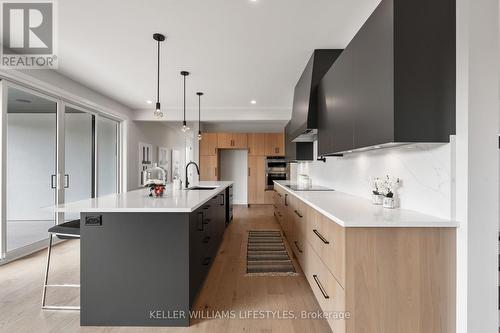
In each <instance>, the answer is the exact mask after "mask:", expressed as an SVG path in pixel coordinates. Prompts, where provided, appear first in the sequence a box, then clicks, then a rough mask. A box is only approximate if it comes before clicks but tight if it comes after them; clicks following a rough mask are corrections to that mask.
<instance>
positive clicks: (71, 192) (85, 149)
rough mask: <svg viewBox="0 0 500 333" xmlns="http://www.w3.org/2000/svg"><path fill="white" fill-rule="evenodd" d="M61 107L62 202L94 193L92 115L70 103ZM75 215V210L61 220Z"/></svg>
mask: <svg viewBox="0 0 500 333" xmlns="http://www.w3.org/2000/svg"><path fill="white" fill-rule="evenodd" d="M64 109H65V112H64V133H65V135H64V170H65V171H64V179H65V184H64V202H73V201H78V200H83V199H88V198H92V197H93V194H94V190H93V189H94V185H93V174H94V126H95V116H94V115H92V114H90V113H87V112H84V111H81V110H79V109H77V108H75V107H71V106H66V107H65V108H64ZM79 218H80V216H79V214H78V213H66V214H65V216H64V220H65V221H68V220H75V219H79Z"/></svg>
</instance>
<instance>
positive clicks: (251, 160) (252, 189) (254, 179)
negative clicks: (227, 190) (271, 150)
mask: <svg viewBox="0 0 500 333" xmlns="http://www.w3.org/2000/svg"><path fill="white" fill-rule="evenodd" d="M265 181H266V173H265V157H264V156H248V203H249V204H264V203H265V195H264V192H265V187H266V183H265Z"/></svg>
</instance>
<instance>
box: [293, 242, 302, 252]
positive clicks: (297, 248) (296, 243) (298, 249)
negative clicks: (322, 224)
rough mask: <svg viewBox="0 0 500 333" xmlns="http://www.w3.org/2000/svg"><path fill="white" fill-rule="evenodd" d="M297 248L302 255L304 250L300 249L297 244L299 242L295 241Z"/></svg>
mask: <svg viewBox="0 0 500 333" xmlns="http://www.w3.org/2000/svg"><path fill="white" fill-rule="evenodd" d="M294 244H295V247H296V248H297V250H298V251H299V253H302V250H301V249H300V247H299V245H298V244H297V241H294Z"/></svg>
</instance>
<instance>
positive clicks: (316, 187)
mask: <svg viewBox="0 0 500 333" xmlns="http://www.w3.org/2000/svg"><path fill="white" fill-rule="evenodd" d="M285 186H286V187H288V188H290V189H291V190H293V191H334V189H333V188H329V187H325V186H319V185H312V186H310V187H299V186H298V185H285Z"/></svg>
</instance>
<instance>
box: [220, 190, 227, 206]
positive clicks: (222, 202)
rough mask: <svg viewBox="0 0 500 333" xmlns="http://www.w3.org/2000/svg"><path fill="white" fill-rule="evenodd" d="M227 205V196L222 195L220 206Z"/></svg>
mask: <svg viewBox="0 0 500 333" xmlns="http://www.w3.org/2000/svg"><path fill="white" fill-rule="evenodd" d="M225 203H226V200H225V195H224V193H222V194H221V195H220V205H221V206H224V204H225Z"/></svg>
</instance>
